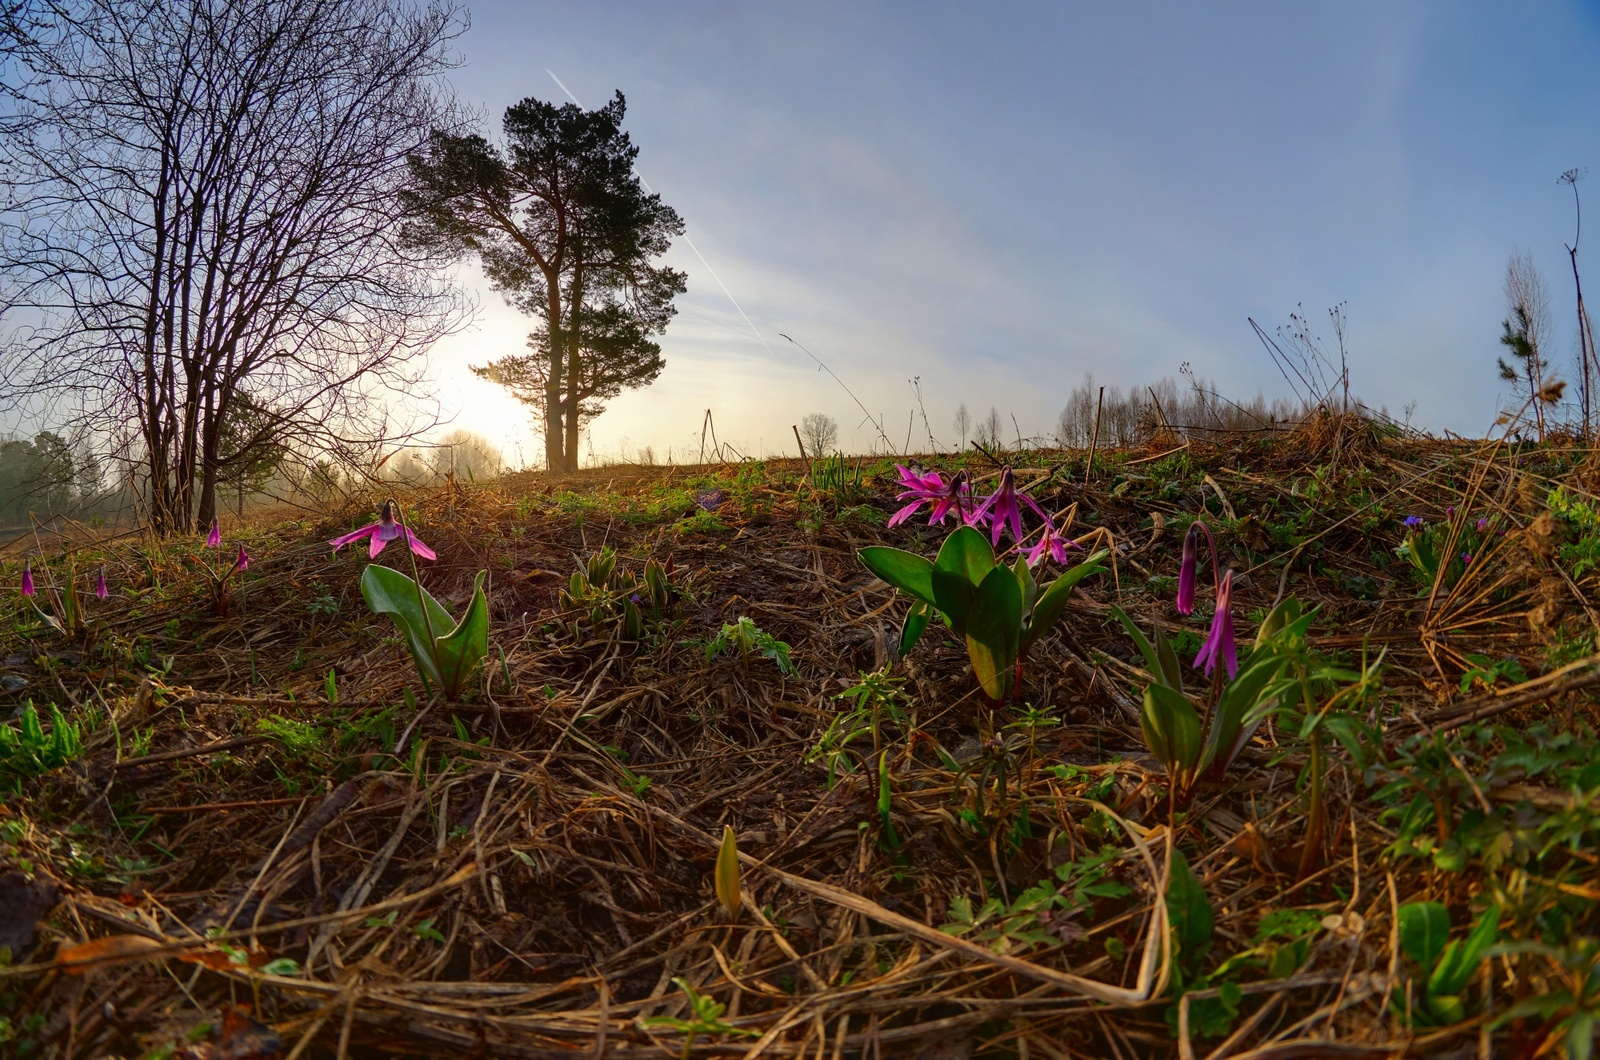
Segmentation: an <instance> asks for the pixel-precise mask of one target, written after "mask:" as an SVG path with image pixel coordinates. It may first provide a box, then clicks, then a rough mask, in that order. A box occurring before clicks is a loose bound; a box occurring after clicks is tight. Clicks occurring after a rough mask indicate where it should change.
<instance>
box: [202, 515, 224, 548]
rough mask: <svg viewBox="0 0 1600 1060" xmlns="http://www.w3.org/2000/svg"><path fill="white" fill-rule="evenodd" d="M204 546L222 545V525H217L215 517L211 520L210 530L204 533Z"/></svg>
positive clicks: (215, 546) (217, 546) (216, 546)
mask: <svg viewBox="0 0 1600 1060" xmlns="http://www.w3.org/2000/svg"><path fill="white" fill-rule="evenodd" d="M206 547H207V548H221V547H222V527H221V526H219V525H217V521H216V520H215V519H212V520H211V532H210V533H209V534H207V535H206Z"/></svg>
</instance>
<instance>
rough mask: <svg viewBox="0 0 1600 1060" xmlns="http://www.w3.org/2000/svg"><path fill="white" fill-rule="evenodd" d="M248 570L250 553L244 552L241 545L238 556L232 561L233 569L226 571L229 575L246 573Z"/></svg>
mask: <svg viewBox="0 0 1600 1060" xmlns="http://www.w3.org/2000/svg"><path fill="white" fill-rule="evenodd" d="M249 569H250V553H248V552H246V551H245V550H244V546H243V545H240V546H239V555H238V557H237V558H235V559H234V561H233V569H232V570H230V571H228V573H229V574H236V573H242V572H244V571H247V570H249Z"/></svg>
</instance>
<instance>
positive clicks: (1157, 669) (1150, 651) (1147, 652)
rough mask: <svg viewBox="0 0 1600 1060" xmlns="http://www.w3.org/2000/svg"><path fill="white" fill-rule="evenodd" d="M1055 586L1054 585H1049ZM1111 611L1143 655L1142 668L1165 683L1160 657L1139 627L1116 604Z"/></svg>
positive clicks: (1155, 678) (1159, 681)
mask: <svg viewBox="0 0 1600 1060" xmlns="http://www.w3.org/2000/svg"><path fill="white" fill-rule="evenodd" d="M1051 588H1052V589H1053V588H1055V586H1053V585H1052V586H1051ZM1111 613H1112V614H1113V615H1116V616H1117V621H1119V622H1121V623H1122V628H1123V629H1126V630H1127V631H1128V636H1130V637H1132V638H1133V643H1134V645H1135V646H1136V647H1137V648H1138V649H1139V654H1140V655H1143V656H1144V668H1145V671H1146V672H1147V673H1149V675H1150V677H1151V678H1152V679H1153V680H1155V681H1156V682H1158V683H1160V684H1162V685H1166V680H1165V675H1164V674H1163V673H1162V672H1161V657H1160V656H1159V655H1158V654H1157V653H1156V649H1155V646H1154V645H1153V644H1151V643H1150V640H1149V638H1147V637H1146V636H1145V635H1144V634H1143V633H1141V632H1140V631H1139V627H1138V626H1136V625H1134V624H1133V619H1131V618H1129V617H1128V613H1127V612H1126V611H1124V610H1123V609H1122V608H1120V607H1118V606H1117V605H1116V604H1112V605H1111ZM1167 687H1170V686H1167Z"/></svg>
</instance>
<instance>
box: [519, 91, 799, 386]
mask: <svg viewBox="0 0 1600 1060" xmlns="http://www.w3.org/2000/svg"><path fill="white" fill-rule="evenodd" d="M545 73H547V74H549V75H550V80H552V81H554V82H555V83H556V84H558V85H560V86H561V91H563V92H565V93H566V94H567V98H568V99H570V100H572V102H573V103H576V104H577V105H578V106H580V107H581V106H583V104H582V103H579V102H578V97H577V96H574V95H573V94H572V89H570V88H568V87H567V86H566V84H565V83H564V82H563V81H562V80H561V78H559V77H557V76H556V72H555V71H554V70H550V69H546V70H545ZM639 183H640V184H643V185H644V190H645V191H648V192H649V193H650V194H651V195H654V194H655V193H656V189H654V188H652V187H651V186H650V182H649V181H648V180H645V179H644V177H642V176H641V177H640V178H639ZM683 241H684V242H685V243H687V244H689V249H690V250H692V251H694V256H695V257H697V258H699V259H700V264H702V265H704V266H705V267H706V271H707V272H709V273H710V274H711V278H712V279H713V280H716V281H717V286H718V287H720V288H722V293H723V294H725V295H727V296H728V301H730V302H732V303H733V308H734V309H736V310H738V311H739V315H740V316H741V317H744V322H745V323H746V324H748V325H750V331H751V332H752V333H753V334H754V335H755V337H756V341H757V342H759V343H761V347H762V349H764V350H766V351H767V352H768V353H772V347H771V346H768V345H767V340H766V337H765V336H763V335H762V334H761V329H760V328H758V327H756V325H755V321H753V320H751V319H750V315H749V314H748V313H746V312H745V311H744V307H743V306H741V305H740V304H739V300H738V299H737V298H735V297H734V296H733V292H732V291H730V290H728V285H727V284H725V283H723V282H722V277H721V276H718V275H717V270H716V269H713V268H712V267H711V263H710V262H709V261H707V260H706V256H705V255H704V254H702V253H700V248H699V247H697V246H695V245H694V240H692V239H690V238H689V233H687V232H685V233H684V234H683ZM773 356H776V354H773ZM811 359H812V360H813V361H816V360H817V359H816V358H815V357H812V358H811ZM817 364H819V365H821V364H822V362H821V361H817Z"/></svg>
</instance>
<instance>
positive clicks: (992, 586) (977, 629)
mask: <svg viewBox="0 0 1600 1060" xmlns="http://www.w3.org/2000/svg"><path fill="white" fill-rule="evenodd" d="M957 532H958V533H959V531H957ZM984 547H985V548H987V547H988V545H987V543H985V545H984ZM934 577H935V578H936V579H937V578H938V569H937V568H935V570H934ZM1021 637H1022V588H1021V586H1019V585H1018V584H1017V578H1016V575H1015V574H1013V573H1012V572H1011V571H1009V570H1007V569H1006V568H1005V567H994V568H992V569H991V570H990V571H989V575H988V577H986V578H984V579H983V584H982V585H980V586H978V591H977V592H976V593H975V594H974V595H973V598H972V606H971V610H970V612H969V613H968V615H967V622H966V638H967V658H968V659H969V660H971V662H972V670H973V672H974V673H976V674H977V675H978V683H979V684H980V685H982V686H983V691H984V693H985V694H986V695H988V697H989V698H990V699H995V700H1001V699H1005V698H1006V696H1008V695H1010V694H1011V683H1012V680H1013V678H1014V676H1015V674H1014V671H1015V669H1016V664H1017V648H1018V645H1019V642H1020V640H1021Z"/></svg>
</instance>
